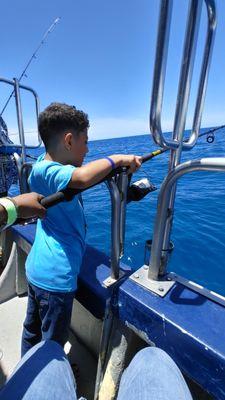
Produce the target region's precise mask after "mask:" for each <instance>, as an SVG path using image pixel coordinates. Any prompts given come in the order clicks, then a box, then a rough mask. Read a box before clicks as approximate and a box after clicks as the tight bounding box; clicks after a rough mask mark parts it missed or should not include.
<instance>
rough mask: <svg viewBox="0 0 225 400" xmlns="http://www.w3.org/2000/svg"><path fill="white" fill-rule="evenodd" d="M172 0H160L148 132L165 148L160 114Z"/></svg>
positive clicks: (165, 142)
mask: <svg viewBox="0 0 225 400" xmlns="http://www.w3.org/2000/svg"><path fill="white" fill-rule="evenodd" d="M172 7H173V0H161V9H160V16H159V25H158V34H157V47H156V55H155V67H154V77H153V87H152V96H151V107H150V117H149V123H150V130H151V132H152V137H153V139H154V141H155V143H156V144H158V145H159V146H161V147H163V148H165V147H168V145H167V141H166V140H165V138H164V137H163V135H162V129H161V112H162V101H163V92H164V82H165V74H166V63H167V55H168V45H169V34H170V25H171V15H172Z"/></svg>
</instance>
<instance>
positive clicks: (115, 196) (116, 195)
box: [107, 179, 121, 279]
mask: <svg viewBox="0 0 225 400" xmlns="http://www.w3.org/2000/svg"><path fill="white" fill-rule="evenodd" d="M107 186H108V189H109V192H110V197H111V278H113V279H118V278H119V259H120V215H121V211H120V210H121V202H120V192H119V189H118V187H117V184H116V183H115V181H114V180H113V179H110V180H108V181H107Z"/></svg>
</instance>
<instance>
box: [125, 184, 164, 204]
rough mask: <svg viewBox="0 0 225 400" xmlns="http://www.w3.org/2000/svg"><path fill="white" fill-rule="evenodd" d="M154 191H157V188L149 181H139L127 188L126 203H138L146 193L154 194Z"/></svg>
mask: <svg viewBox="0 0 225 400" xmlns="http://www.w3.org/2000/svg"><path fill="white" fill-rule="evenodd" d="M155 190H157V187H156V186H155V185H153V183H151V182H150V181H149V179H147V178H143V179H140V180H139V181H136V182H134V183H132V185H130V186H129V188H128V191H127V203H130V201H140V200H142V199H143V198H144V197H145V196H147V194H148V193H151V192H154V191H155Z"/></svg>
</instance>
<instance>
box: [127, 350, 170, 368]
mask: <svg viewBox="0 0 225 400" xmlns="http://www.w3.org/2000/svg"><path fill="white" fill-rule="evenodd" d="M133 361H134V362H135V364H137V365H141V367H142V368H145V367H146V368H149V367H150V366H151V368H157V369H159V368H160V365H163V366H164V367H165V366H166V365H167V366H172V365H174V364H175V363H174V361H173V360H172V358H170V356H169V355H168V354H167V353H166V352H165V351H164V350H162V349H159V348H158V347H145V348H144V349H142V350H140V351H139V352H138V353H137V354H136V355H135V357H134V359H133Z"/></svg>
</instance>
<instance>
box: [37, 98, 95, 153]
mask: <svg viewBox="0 0 225 400" xmlns="http://www.w3.org/2000/svg"><path fill="white" fill-rule="evenodd" d="M87 128H89V120H88V115H87V114H85V113H84V112H83V111H80V110H77V109H76V107H75V106H69V105H68V104H65V103H51V104H50V105H49V106H48V107H47V108H46V109H45V110H44V111H43V112H41V113H40V115H39V118H38V130H39V134H40V136H41V139H42V140H43V143H44V145H45V147H46V149H48V148H49V147H50V146H53V145H54V144H55V143H57V142H58V140H57V139H58V137H59V136H60V135H61V134H62V133H65V132H66V131H72V132H73V133H75V134H77V135H78V134H79V133H80V132H82V131H84V130H85V129H87Z"/></svg>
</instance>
